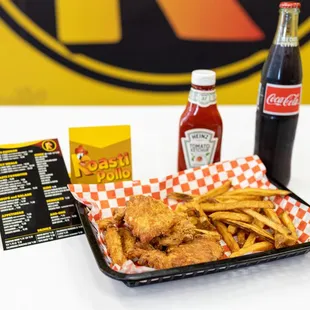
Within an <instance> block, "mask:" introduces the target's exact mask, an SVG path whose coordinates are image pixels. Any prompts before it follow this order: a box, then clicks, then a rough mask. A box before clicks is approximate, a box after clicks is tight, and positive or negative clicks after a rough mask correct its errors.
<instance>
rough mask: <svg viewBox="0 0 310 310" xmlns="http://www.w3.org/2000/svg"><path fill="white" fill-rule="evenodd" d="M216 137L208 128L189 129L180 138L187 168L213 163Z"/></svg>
mask: <svg viewBox="0 0 310 310" xmlns="http://www.w3.org/2000/svg"><path fill="white" fill-rule="evenodd" d="M217 142H218V138H216V137H215V132H214V131H212V130H209V129H204V128H199V129H191V130H187V131H186V132H185V137H184V138H182V147H183V152H184V157H185V162H186V167H187V169H189V168H196V167H201V166H204V165H209V164H211V163H213V160H214V155H215V151H216V147H217Z"/></svg>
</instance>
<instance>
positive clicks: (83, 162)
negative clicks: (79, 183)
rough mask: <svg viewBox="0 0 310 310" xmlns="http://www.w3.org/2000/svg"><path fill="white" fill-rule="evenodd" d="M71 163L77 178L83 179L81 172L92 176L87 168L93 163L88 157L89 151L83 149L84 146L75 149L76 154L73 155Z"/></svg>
mask: <svg viewBox="0 0 310 310" xmlns="http://www.w3.org/2000/svg"><path fill="white" fill-rule="evenodd" d="M71 161H72V164H73V167H74V173H75V176H76V177H81V171H82V172H83V174H84V175H92V173H91V172H90V171H89V169H88V168H87V164H88V163H89V162H90V161H91V158H90V157H89V156H88V151H87V150H86V149H85V148H84V147H83V145H79V146H78V147H77V148H76V149H75V154H72V155H71Z"/></svg>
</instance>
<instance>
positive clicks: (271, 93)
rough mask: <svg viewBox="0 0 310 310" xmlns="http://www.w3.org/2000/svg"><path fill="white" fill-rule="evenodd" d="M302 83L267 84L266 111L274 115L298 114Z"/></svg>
mask: <svg viewBox="0 0 310 310" xmlns="http://www.w3.org/2000/svg"><path fill="white" fill-rule="evenodd" d="M301 89H302V85H301V84H299V85H276V84H269V83H268V84H267V85H266V92H265V99H264V113H266V114H273V115H294V114H298V112H299V106H300V101H301Z"/></svg>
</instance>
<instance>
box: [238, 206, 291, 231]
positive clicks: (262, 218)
mask: <svg viewBox="0 0 310 310" xmlns="http://www.w3.org/2000/svg"><path fill="white" fill-rule="evenodd" d="M242 211H243V212H244V213H246V214H248V215H251V216H253V218H255V219H257V220H259V221H261V222H262V223H264V224H265V225H266V226H268V227H270V228H272V229H273V230H274V231H277V232H279V233H281V234H283V235H291V234H292V233H291V232H290V231H289V229H288V228H286V227H285V226H283V225H282V224H278V223H275V222H274V221H272V220H271V219H269V218H268V217H266V216H264V215H262V214H260V213H258V212H255V211H253V210H250V209H243V210H242Z"/></svg>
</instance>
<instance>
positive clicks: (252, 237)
mask: <svg viewBox="0 0 310 310" xmlns="http://www.w3.org/2000/svg"><path fill="white" fill-rule="evenodd" d="M268 210H269V209H268ZM253 225H255V226H257V227H259V228H264V226H265V225H264V223H262V222H260V221H259V220H254V221H253ZM256 238H257V234H256V233H254V232H251V233H250V234H249V236H248V238H247V239H246V241H245V244H244V245H243V247H244V248H246V247H248V246H251V245H252V244H254V243H255V240H256Z"/></svg>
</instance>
